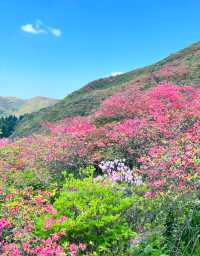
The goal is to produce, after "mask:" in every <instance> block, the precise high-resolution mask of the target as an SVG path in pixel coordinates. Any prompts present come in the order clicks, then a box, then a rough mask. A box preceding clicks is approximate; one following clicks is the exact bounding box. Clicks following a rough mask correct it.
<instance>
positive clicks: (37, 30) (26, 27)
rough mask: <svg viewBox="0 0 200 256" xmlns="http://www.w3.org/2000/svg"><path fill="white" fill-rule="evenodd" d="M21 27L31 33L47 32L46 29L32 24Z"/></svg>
mask: <svg viewBox="0 0 200 256" xmlns="http://www.w3.org/2000/svg"><path fill="white" fill-rule="evenodd" d="M21 29H22V30H23V31H24V32H26V33H31V34H41V33H46V31H45V30H44V29H39V28H36V27H34V26H33V25H32V24H26V25H23V26H21Z"/></svg>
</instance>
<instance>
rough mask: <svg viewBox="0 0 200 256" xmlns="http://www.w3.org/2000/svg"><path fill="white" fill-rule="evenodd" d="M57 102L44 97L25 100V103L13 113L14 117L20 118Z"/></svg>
mask: <svg viewBox="0 0 200 256" xmlns="http://www.w3.org/2000/svg"><path fill="white" fill-rule="evenodd" d="M57 102H58V100H55V99H51V98H46V97H34V98H32V99H29V100H26V101H25V103H24V104H23V105H22V106H21V107H20V108H19V109H18V110H17V111H16V112H15V113H14V114H15V115H16V116H21V115H24V114H26V113H32V112H36V111H39V110H40V109H42V108H46V107H49V106H52V105H54V104H56V103H57Z"/></svg>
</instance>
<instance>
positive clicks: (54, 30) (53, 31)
mask: <svg viewBox="0 0 200 256" xmlns="http://www.w3.org/2000/svg"><path fill="white" fill-rule="evenodd" d="M50 32H51V33H52V34H53V35H54V36H57V37H59V36H61V34H62V32H61V30H60V29H59V28H52V29H51V30H50Z"/></svg>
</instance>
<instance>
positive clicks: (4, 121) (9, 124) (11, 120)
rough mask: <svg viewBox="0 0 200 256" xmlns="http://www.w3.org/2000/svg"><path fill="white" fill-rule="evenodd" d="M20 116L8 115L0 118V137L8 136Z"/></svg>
mask: <svg viewBox="0 0 200 256" xmlns="http://www.w3.org/2000/svg"><path fill="white" fill-rule="evenodd" d="M20 119H21V117H20V118H17V117H16V116H13V115H11V116H8V117H1V118H0V138H8V137H9V136H10V135H11V134H12V133H13V131H14V129H15V127H16V125H17V123H18V122H19V120H20Z"/></svg>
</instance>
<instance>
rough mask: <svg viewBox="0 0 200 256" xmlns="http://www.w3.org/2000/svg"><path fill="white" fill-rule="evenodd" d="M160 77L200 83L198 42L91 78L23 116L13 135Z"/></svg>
mask: <svg viewBox="0 0 200 256" xmlns="http://www.w3.org/2000/svg"><path fill="white" fill-rule="evenodd" d="M164 80H167V81H169V82H172V83H175V84H180V85H192V86H194V87H199V86H200V42H198V43H195V44H193V45H191V46H189V47H188V48H185V49H184V50H182V51H179V52H178V53H175V54H172V55H170V56H169V57H167V58H165V59H163V60H161V61H159V62H157V63H156V64H154V65H150V66H147V67H144V68H140V69H136V70H133V71H130V72H127V73H124V74H120V75H117V76H111V77H108V78H102V79H99V80H96V81H93V82H91V83H89V84H87V85H85V86H84V87H82V88H81V89H80V90H78V91H75V92H73V93H71V94H70V95H68V96H67V97H65V98H64V99H63V100H61V101H59V102H58V103H57V104H55V105H53V106H50V107H48V108H43V109H41V110H40V111H38V112H37V113H31V114H28V115H25V116H24V118H22V120H21V121H20V122H19V124H18V125H17V127H16V130H15V132H14V134H13V137H16V136H26V135H29V134H31V133H35V132H36V133H37V132H40V131H41V129H42V126H41V123H42V122H43V121H51V122H54V121H58V120H62V119H63V118H64V117H67V116H78V115H80V116H87V115H89V114H90V113H92V112H94V111H95V110H97V109H98V107H99V106H100V104H101V102H102V101H103V100H104V99H106V98H108V97H109V96H111V95H112V94H114V93H116V92H117V91H119V90H123V88H127V87H129V86H131V87H132V86H137V87H138V86H139V87H140V88H141V90H145V89H147V88H150V87H153V86H156V85H158V84H159V83H160V82H161V81H164ZM18 104H20V103H18ZM11 106H12V104H11ZM32 110H33V108H32ZM34 110H35V111H36V109H34Z"/></svg>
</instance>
